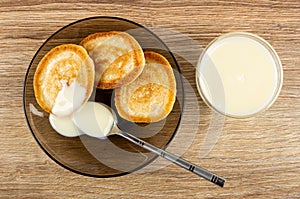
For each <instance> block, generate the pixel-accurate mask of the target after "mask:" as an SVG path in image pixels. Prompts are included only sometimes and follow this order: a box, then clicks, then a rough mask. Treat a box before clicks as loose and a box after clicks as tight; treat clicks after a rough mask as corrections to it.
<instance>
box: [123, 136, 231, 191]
mask: <svg viewBox="0 0 300 199" xmlns="http://www.w3.org/2000/svg"><path fill="white" fill-rule="evenodd" d="M118 135H120V136H122V137H124V138H125V139H127V140H129V141H131V142H132V143H134V144H137V145H139V146H141V147H143V148H144V149H147V150H148V151H151V152H153V153H155V154H157V155H159V156H161V157H163V158H165V159H167V160H169V161H171V162H173V163H175V164H177V165H178V166H180V167H182V168H185V169H186V170H188V171H190V172H192V173H194V174H197V175H198V176H201V177H203V178H204V179H206V180H208V181H210V182H213V183H214V184H216V185H219V186H220V187H223V186H224V184H225V182H226V180H225V179H223V178H221V177H219V176H217V175H215V174H213V173H211V172H209V171H207V170H205V169H203V168H201V167H199V166H197V165H195V164H193V163H190V162H188V161H186V160H184V159H182V158H180V157H178V156H176V155H174V154H171V153H169V152H167V151H164V150H162V149H159V148H157V147H155V146H153V145H151V144H149V143H147V142H144V141H143V140H141V139H139V138H137V137H135V136H133V135H131V134H128V133H126V132H122V131H120V132H119V133H118Z"/></svg>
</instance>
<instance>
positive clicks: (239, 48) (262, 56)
mask: <svg viewBox="0 0 300 199" xmlns="http://www.w3.org/2000/svg"><path fill="white" fill-rule="evenodd" d="M282 75H283V74H282V66H281V62H280V60H279V57H278V55H277V54H276V52H275V50H274V49H273V48H272V47H271V46H270V44H268V43H267V42H266V41H265V40H263V39H262V38H260V37H258V36H256V35H253V34H249V33H240V32H236V33H229V34H226V35H223V36H221V37H219V38H217V39H216V40H214V41H213V42H212V43H211V44H210V45H209V46H208V47H207V48H206V49H205V50H204V52H203V53H202V55H201V57H200V59H199V62H198V65H197V75H196V81H197V87H198V90H199V92H200V94H201V96H202V98H203V99H204V101H205V102H206V103H207V104H208V105H209V106H210V107H212V108H213V109H215V110H217V111H218V112H220V113H222V114H225V115H227V116H232V117H248V116H251V115H254V114H256V113H258V112H261V111H262V110H265V109H266V108H268V107H269V106H271V104H272V103H273V102H274V101H275V99H276V98H277V96H278V94H279V92H280V89H281V85H282Z"/></svg>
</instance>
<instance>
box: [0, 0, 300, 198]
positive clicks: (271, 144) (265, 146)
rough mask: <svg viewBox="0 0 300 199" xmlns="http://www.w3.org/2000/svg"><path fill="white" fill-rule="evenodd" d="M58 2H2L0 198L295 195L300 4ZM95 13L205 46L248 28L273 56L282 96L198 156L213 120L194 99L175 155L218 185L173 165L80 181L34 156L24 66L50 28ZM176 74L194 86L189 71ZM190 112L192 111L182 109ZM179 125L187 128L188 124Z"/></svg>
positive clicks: (299, 145)
mask: <svg viewBox="0 0 300 199" xmlns="http://www.w3.org/2000/svg"><path fill="white" fill-rule="evenodd" d="M63 2H65V1H52V0H48V1H41V0H34V1H33V0H27V1H26V0H25V1H8V0H2V1H1V2H0V47H1V53H0V60H1V61H0V72H1V78H0V92H1V99H0V104H1V108H0V113H1V115H0V121H1V126H2V128H1V136H0V143H1V144H0V174H1V178H0V198H142V197H143V198H167V197H170V198H300V119H299V118H300V100H299V97H300V50H299V49H300V14H299V13H300V2H299V0H287V1H279V0H277V1H266V0H264V1H256V0H255V1H252V0H251V1H250V0H248V1H240V2H239V1H215V0H209V1H197V0H194V1H174V2H173V1H169V0H164V1H154V0H153V1H150V0H146V1H123V0H118V1H107V0H106V1H102V3H98V1H91V0H90V1H89V0H85V1H83V3H81V2H79V1H74V0H70V1H69V3H63ZM99 15H102V16H117V17H122V18H126V19H129V20H132V21H135V22H137V23H139V24H141V25H144V26H146V27H149V28H160V29H166V30H170V31H176V32H180V33H181V34H183V35H185V36H186V37H189V38H192V39H193V40H194V41H197V42H198V43H199V44H200V45H202V46H203V47H205V46H206V45H207V44H208V43H209V42H210V41H211V40H212V39H214V38H215V37H217V36H219V35H221V34H223V33H227V32H231V31H248V32H252V33H255V34H258V35H260V36H261V37H263V38H265V39H266V40H267V41H269V43H271V44H272V45H273V47H274V48H275V49H276V51H277V52H278V54H279V56H280V58H281V61H282V64H283V70H284V81H283V88H282V91H281V93H280V96H279V98H278V99H277V101H276V102H275V104H274V105H273V106H272V107H271V108H270V109H269V110H267V111H265V112H263V113H261V114H259V115H257V116H256V117H252V118H248V119H243V120H240V119H232V118H225V119H224V124H223V125H222V126H221V127H220V128H221V134H220V137H219V138H218V140H217V143H216V145H215V146H214V147H213V149H212V150H211V151H210V152H209V153H208V154H206V155H205V156H201V154H200V151H201V147H202V144H203V140H204V139H205V133H207V132H208V130H209V124H210V121H211V117H212V114H213V113H212V112H211V110H210V109H209V108H208V107H207V106H206V105H205V104H204V102H203V101H202V100H201V99H200V97H199V96H198V100H199V106H200V109H201V115H200V123H199V125H198V126H199V127H198V131H197V132H196V134H195V136H194V137H193V140H192V143H191V145H190V146H188V147H187V148H186V150H185V151H184V153H183V155H182V157H184V158H186V159H188V160H190V161H192V162H195V163H196V164H198V165H201V166H203V167H205V168H208V169H209V170H211V171H212V172H215V173H217V174H219V175H221V176H223V177H225V178H226V179H227V183H226V185H225V187H224V188H219V187H217V186H215V185H213V184H211V183H209V182H207V181H205V180H202V179H200V178H199V177H197V176H196V175H193V174H191V173H188V172H186V171H185V170H183V169H180V168H179V167H177V166H176V165H168V166H167V167H164V168H162V169H159V170H157V171H153V172H139V173H133V174H130V175H125V176H121V177H115V178H105V179H103V178H92V177H86V176H82V175H78V174H75V173H72V172H70V171H68V170H66V169H64V168H62V167H61V166H59V165H57V164H56V163H55V162H53V161H52V160H51V159H50V158H49V157H48V156H47V155H46V154H45V153H44V152H43V151H42V150H41V149H40V147H39V146H38V144H37V143H36V141H35V140H34V138H33V136H32V134H31V133H30V131H29V129H28V127H27V124H26V120H25V117H24V113H23V107H22V90H23V81H24V77H25V73H26V71H27V67H28V65H29V63H30V61H31V59H32V57H33V56H34V54H35V52H36V51H37V50H38V48H39V47H40V45H41V44H42V43H43V42H44V41H45V40H46V39H47V38H48V37H49V36H50V35H51V34H52V33H54V32H55V31H56V30H58V29H59V28H61V27H63V26H65V25H67V24H69V23H71V22H73V21H76V20H78V19H82V18H86V17H91V16H99ZM187 50H188V49H187ZM183 71H185V78H187V79H188V80H189V81H190V83H191V86H192V87H193V88H195V81H194V76H195V74H194V71H193V70H189V69H183ZM187 114H188V115H190V116H193V114H198V113H194V112H193V109H192V108H189V109H188V110H187ZM182 125H183V126H185V128H187V129H188V125H189V123H188V122H186V123H185V124H182ZM220 128H219V129H220ZM174 142H177V143H178V140H177V141H176V140H174ZM157 161H158V163H160V162H161V161H162V159H160V158H159V159H157ZM141 171H143V169H142V170H141Z"/></svg>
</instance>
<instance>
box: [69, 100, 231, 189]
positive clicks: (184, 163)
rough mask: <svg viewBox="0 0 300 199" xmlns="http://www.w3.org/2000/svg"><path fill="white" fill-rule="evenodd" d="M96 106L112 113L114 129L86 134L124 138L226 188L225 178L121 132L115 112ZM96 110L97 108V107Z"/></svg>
mask: <svg viewBox="0 0 300 199" xmlns="http://www.w3.org/2000/svg"><path fill="white" fill-rule="evenodd" d="M95 105H97V106H98V108H100V109H102V111H103V107H100V106H99V105H102V106H104V107H106V108H107V109H108V110H109V111H110V112H108V111H106V114H107V112H108V113H111V114H112V117H113V118H114V121H113V122H109V121H108V122H107V124H112V127H111V129H110V131H108V133H107V134H105V135H104V134H103V133H99V131H98V130H96V129H95V128H92V129H93V130H92V131H93V132H85V133H86V134H87V135H90V136H93V137H97V138H101V139H103V138H105V137H108V136H110V135H119V136H122V137H123V138H125V139H127V140H128V141H130V142H132V143H134V144H136V145H138V146H140V147H142V148H144V149H146V150H148V151H151V152H153V153H155V154H156V155H159V156H161V157H163V158H165V159H167V160H169V161H171V162H173V163H175V164H177V165H178V166H180V167H182V168H184V169H186V170H188V171H190V172H192V173H194V174H196V175H198V176H201V177H203V178H204V179H206V180H208V181H210V182H213V183H214V184H216V185H219V186H220V187H223V186H224V184H225V182H226V180H225V179H223V178H221V177H219V176H217V175H215V174H213V173H211V172H209V171H207V170H205V169H203V168H201V167H199V166H197V165H195V164H193V163H191V162H188V161H186V160H184V159H182V158H180V157H178V156H176V155H174V154H171V153H169V152H167V151H164V150H162V149H160V148H157V147H155V146H153V145H151V144H149V143H147V142H145V141H143V140H141V139H139V138H137V137H135V136H133V135H131V134H129V133H126V132H124V131H122V130H120V129H119V128H118V120H117V117H116V115H115V113H114V111H113V110H112V109H111V108H110V107H109V106H107V105H105V104H102V103H95ZM94 108H96V106H95V107H94ZM83 109H84V107H83ZM89 111H90V113H89ZM82 112H84V113H85V114H87V115H91V113H92V114H95V113H96V112H97V111H96V110H88V111H87V110H84V111H82ZM98 113H99V112H98ZM77 115H80V117H81V118H82V117H86V116H84V115H82V113H81V112H78V113H77ZM97 115H98V116H99V114H97ZM98 116H96V117H98ZM103 118H110V119H111V117H110V116H109V117H103ZM101 122H103V120H102V121H101ZM74 123H75V125H76V126H77V127H78V128H79V129H80V130H83V129H81V126H80V124H79V123H80V121H79V122H78V121H77V122H76V115H75V117H74ZM85 126H86V125H85ZM90 129H91V128H90Z"/></svg>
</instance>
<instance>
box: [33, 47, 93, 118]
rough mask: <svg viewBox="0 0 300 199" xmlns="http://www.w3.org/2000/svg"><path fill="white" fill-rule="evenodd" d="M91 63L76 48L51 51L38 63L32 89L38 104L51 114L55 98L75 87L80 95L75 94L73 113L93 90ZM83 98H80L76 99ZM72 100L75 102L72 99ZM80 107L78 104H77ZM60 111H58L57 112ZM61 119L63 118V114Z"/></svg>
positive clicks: (89, 59) (80, 49)
mask: <svg viewBox="0 0 300 199" xmlns="http://www.w3.org/2000/svg"><path fill="white" fill-rule="evenodd" d="M94 75H95V71H94V63H93V61H92V59H91V58H90V57H89V55H88V53H87V51H86V50H85V49H84V48H83V47H82V46H79V45H75V44H63V45H60V46H57V47H55V48H53V49H51V50H50V51H49V52H48V53H47V54H46V55H45V56H44V57H43V58H42V60H41V61H40V62H39V64H38V67H37V69H36V71H35V74H34V80H33V86H34V92H35V97H36V100H37V102H38V104H39V105H40V106H41V107H42V108H43V109H44V110H45V111H46V112H48V113H53V111H52V109H53V107H54V105H55V102H56V99H57V96H58V95H59V93H61V92H60V91H61V90H62V89H63V87H64V86H65V87H68V88H69V87H71V86H72V85H75V82H76V85H78V86H79V87H80V88H81V90H80V91H82V90H83V91H85V92H84V93H83V92H81V93H80V92H77V93H76V91H78V90H76V89H75V90H74V96H72V99H71V100H73V99H79V100H80V101H77V104H76V105H75V104H74V107H73V108H74V111H75V110H76V109H78V108H79V107H77V106H80V105H82V104H84V103H85V102H86V101H87V100H88V99H89V97H90V95H91V93H92V90H93V86H94ZM79 94H80V95H83V96H79V97H80V98H78V96H77V95H79ZM73 97H74V98H73ZM78 103H79V104H78ZM58 111H59V110H58ZM62 115H63V114H62Z"/></svg>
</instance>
